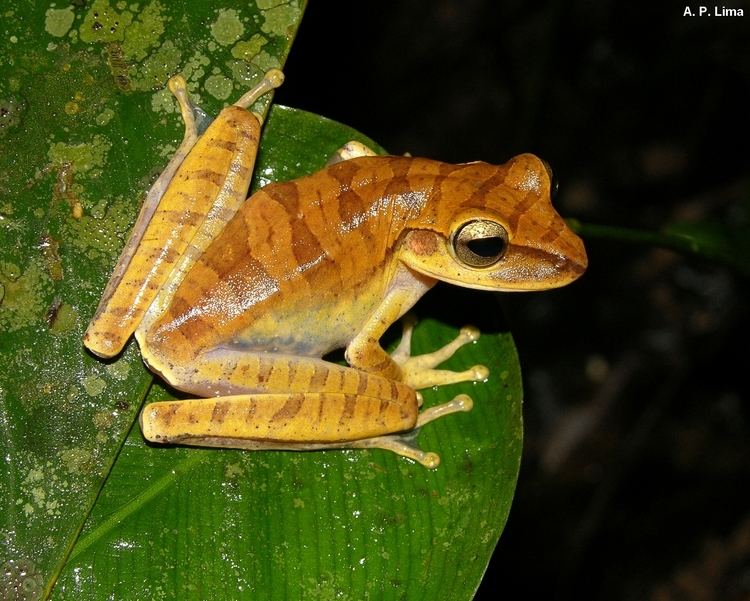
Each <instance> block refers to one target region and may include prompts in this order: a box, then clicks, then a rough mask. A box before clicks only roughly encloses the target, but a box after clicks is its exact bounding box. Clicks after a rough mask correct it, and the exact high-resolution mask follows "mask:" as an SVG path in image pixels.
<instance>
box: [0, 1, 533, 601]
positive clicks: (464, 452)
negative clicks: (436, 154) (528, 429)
mask: <svg viewBox="0 0 750 601" xmlns="http://www.w3.org/2000/svg"><path fill="white" fill-rule="evenodd" d="M113 4H114V3H113ZM257 4H258V5H259V6H261V5H263V4H265V3H262V2H260V0H259V1H258V2H257ZM269 4H270V3H269ZM292 4H293V3H290V4H288V5H287V4H282V5H278V6H280V7H288V6H291V5H292ZM101 6H102V3H100V2H94V3H93V4H92V5H91V6H90V7H88V8H87V9H83V8H81V9H74V17H75V19H74V21H73V25H72V28H73V29H75V30H78V31H80V29H81V28H82V27H83V26H84V25H85V24H86V23H87V21H86V19H87V18H88V19H89V21H91V18H92V17H93V13H91V11H94V10H95V9H97V12H98V14H99V15H102V14H103V12H104V11H102V12H99V8H101ZM152 6H153V4H148V5H144V6H143V8H142V9H141V10H140V12H139V13H138V14H134V15H132V16H131V18H130V21H129V25H127V27H128V28H131V27H135V26H136V25H137V23H139V22H141V20H142V19H143V17H142V15H143V13H144V12H146V11H147V9H149V7H152ZM165 6H166V3H165ZM179 6H181V4H179ZM192 6H193V5H192V4H191V7H192ZM273 6H277V5H276V3H274V4H273ZM29 10H31V9H29ZM60 10H65V9H60ZM149 10H152V11H153V10H154V9H153V8H151V9H149ZM163 10H164V11H165V13H166V14H168V15H169V19H167V20H166V21H165V33H164V34H161V33H159V34H158V35H159V36H160V39H161V40H162V41H161V42H160V44H159V45H156V44H154V45H152V46H148V44H146V43H145V42H143V41H142V42H141V43H136V41H134V40H136V39H137V38H134V37H133V38H131V37H129V36H128V35H126V34H125V33H117V31H118V30H117V28H115V32H114V33H112V32H110V35H112V36H115V35H122V39H121V40H119V42H120V43H121V45H122V47H123V48H126V49H127V52H128V53H130V54H129V56H131V57H133V58H132V60H133V62H134V64H135V65H137V67H136V70H135V71H134V72H133V75H132V77H130V71H128V74H129V79H130V81H131V84H132V82H133V81H142V80H143V78H142V77H141V76H139V75H138V74H137V71H138V69H145V67H143V65H145V64H146V63H147V62H148V60H149V57H151V56H154V53H155V52H156V49H163V48H164V46H165V44H166V41H168V40H170V39H171V40H173V41H174V43H175V44H177V45H178V47H179V48H180V49H188V48H189V49H191V50H190V51H188V50H182V51H181V53H180V59H179V63H180V65H181V66H182V67H183V68H185V67H186V66H188V65H191V64H192V65H194V66H195V65H198V66H199V67H201V68H200V69H198V68H197V67H196V69H197V70H196V71H194V72H193V73H194V76H193V77H191V78H189V80H190V81H192V82H193V83H194V84H196V91H198V92H200V93H202V95H203V96H204V98H203V101H204V103H205V101H208V107H207V108H208V109H209V110H211V111H213V112H216V109H217V108H218V106H220V105H221V104H223V101H220V99H217V98H213V99H212V98H211V97H210V94H207V93H206V86H208V87H209V88H210V89H214V91H215V88H212V87H211V86H214V85H215V84H216V82H215V81H214V82H213V83H210V84H209V83H208V78H209V77H210V76H211V75H212V74H213V73H212V71H213V68H214V67H219V68H220V70H221V71H222V72H223V73H225V76H226V77H228V78H234V76H235V71H225V70H224V69H225V67H226V66H227V65H228V62H227V61H229V62H231V61H230V59H227V60H226V61H224V59H222V58H221V57H220V56H221V55H220V53H221V52H225V53H226V52H227V51H229V49H230V48H231V49H232V50H233V49H234V48H236V46H237V44H235V45H234V46H229V45H227V46H222V45H221V44H220V40H223V41H227V40H229V39H230V38H231V37H232V36H233V35H234V34H233V33H232V31H233V30H232V27H231V26H229V25H227V23H225V24H224V25H223V26H222V29H221V31H220V32H219V33H216V34H214V33H213V32H212V29H211V27H210V25H211V24H213V23H215V22H218V21H219V16H220V14H223V15H224V17H223V18H225V19H226V18H229V21H228V23H230V24H231V22H232V21H233V20H232V15H227V13H226V11H225V12H224V13H217V12H216V11H215V9H214V8H205V7H204V6H203V3H201V5H200V8H199V9H198V10H199V12H200V14H198V15H194V14H192V13H191V14H188V13H187V11H186V12H185V14H186V15H187V16H186V17H184V20H183V18H181V17H179V14H180V13H179V9H177V8H174V5H173V4H171V3H170V4H169V7H168V8H164V9H163ZM236 10H237V11H239V12H240V13H241V14H242V15H245V14H250V13H249V12H244V11H249V10H250V9H249V8H245V9H242V10H240V9H236ZM268 10H269V11H270V10H272V9H270V8H269V9H268ZM76 11H78V12H76ZM23 16H24V17H29V18H30V20H29V21H28V22H32V23H34V22H35V23H36V24H37V26H38V25H39V23H45V22H46V21H45V15H44V9H40V10H37V14H36V15H31V16H29V15H23ZM63 16H64V15H63ZM282 16H283V15H282ZM110 17H111V15H109V16H108V18H109V21H107V22H106V23H102V26H103V27H105V28H106V26H107V25H109V29H111V28H112V27H114V24H113V23H112V19H111V18H110ZM9 18H14V19H19V20H20V13H19V15H16V14H13V15H11V16H10V17H9ZM56 18H58V17H56ZM102 18H103V17H102ZM34 19H37V20H36V21H34ZM115 20H116V21H118V22H119V25H118V26H117V27H124V25H123V23H125V22H126V21H127V19H126V18H123V20H120V19H119V17H118V19H115ZM183 21H184V23H183ZM23 22H24V23H25V22H27V21H26V20H24V21H23ZM243 22H244V21H243ZM93 23H94V22H93V21H92V22H91V23H90V26H92V27H93ZM150 23H151V26H150V27H145V26H144V28H145V29H147V30H149V31H156V30H158V28H156V29H153V22H150ZM200 23H208V24H209V28H208V30H206V29H205V28H200V27H198V25H197V24H200ZM182 24H184V25H185V27H184V30H185V31H186V32H187V33H186V34H185V37H181V36H178V37H169V36H170V31H173V29H170V27H171V28H175V27H177V25H182ZM64 25H65V23H62V24H61V25H60V24H58V25H57V27H58V29H55V31H59V30H61V29H62V28H63V27H64ZM109 29H107V31H109ZM92 31H94V30H93V29H92ZM95 31H99V30H95ZM235 31H236V29H235ZM31 33H33V32H30V33H29V36H31ZM105 33H106V32H105ZM250 33H251V32H250V28H249V25H248V26H247V28H246V30H245V31H244V37H243V38H241V40H245V41H246V42H247V44H245V45H244V46H242V49H243V52H244V51H246V52H247V56H248V57H251V56H257V55H252V52H253V51H254V49H255V48H256V47H257V45H258V42H257V39H256V40H255V41H253V38H252V36H251V35H250ZM34 35H36V36H37V37H36V38H33V37H28V39H29V40H31V39H36V40H37V41H36V42H35V44H36V45H34V44H32V43H31V42H28V43H29V44H30V46H29V47H28V48H23V49H20V48H19V49H18V50H17V51H14V53H13V54H12V56H14V57H15V59H14V61H11V63H12V64H9V65H5V66H3V67H2V68H3V69H7V70H8V75H7V77H5V78H3V84H2V85H6V86H10V85H12V89H11V88H10V87H6V88H2V89H0V98H6V99H7V98H12V99H13V101H14V103H15V104H13V105H12V106H11V104H10V103H9V102H6V104H5V105H4V106H11V108H12V109H13V110H12V111H11V112H10V113H9V114H10V115H11V117H12V119H10V120H5V121H2V122H0V127H2V128H3V129H0V132H2V133H0V135H2V136H3V137H2V138H0V167H1V169H0V190H2V192H3V196H2V199H0V235H2V245H0V284H1V285H2V288H1V289H0V295H2V301H1V302H0V329H1V331H2V337H1V338H0V361H1V362H2V367H3V372H2V375H0V428H2V431H1V432H0V434H1V435H2V438H1V439H0V440H1V442H0V449H1V450H2V453H3V458H4V470H3V472H2V473H1V474H0V502H1V503H2V506H3V508H4V511H3V512H2V516H1V517H0V529H1V531H2V537H0V561H2V562H3V574H2V576H0V578H2V580H0V592H2V595H0V596H2V598H6V597H7V598H10V599H14V598H17V599H36V598H39V597H40V596H43V595H45V594H46V593H47V592H48V591H51V594H52V597H53V598H60V599H62V598H66V599H67V598H75V599H104V598H117V599H144V598H167V599H171V598H174V599H177V598H179V599H237V598H243V599H244V598H249V599H262V600H265V599H313V600H314V599H333V598H337V599H352V600H360V599H409V600H410V601H411V600H418V599H430V600H440V599H446V600H451V601H452V600H461V599H470V598H471V597H472V596H473V594H474V591H475V589H476V587H477V586H478V584H479V581H480V579H481V577H482V573H483V571H484V569H485V567H486V565H487V562H488V560H489V557H490V555H491V553H492V550H493V548H494V546H495V544H496V542H497V539H498V537H499V535H500V532H501V530H502V528H503V525H504V523H505V520H506V519H507V515H508V511H509V507H510V502H511V499H512V496H513V490H514V487H515V481H516V477H517V473H518V467H519V461H520V449H521V436H522V430H521V413H520V409H521V383H520V371H519V366H518V360H517V357H516V354H515V349H514V347H513V343H512V340H511V339H510V336H509V335H508V334H507V333H494V332H496V331H497V328H498V326H497V323H496V320H495V317H494V316H495V315H496V314H497V312H498V311H497V308H496V306H495V305H494V297H493V296H492V295H489V294H484V293H474V292H466V293H464V292H463V291H462V292H449V290H450V289H448V288H447V287H446V289H445V290H436V291H435V292H432V293H430V295H428V298H427V299H425V300H426V304H425V302H424V301H423V303H421V304H420V305H418V307H417V310H418V311H419V312H420V313H421V314H422V315H423V316H425V317H426V316H429V317H431V319H427V320H425V321H423V322H422V323H421V324H420V325H419V326H418V328H417V331H416V333H415V338H414V351H415V352H416V353H420V352H428V351H431V350H434V349H435V348H438V347H439V346H441V345H443V344H445V343H446V342H447V341H448V340H450V339H451V338H452V337H453V336H455V335H456V333H457V327H456V326H460V325H462V322H463V320H464V316H465V314H466V313H469V314H470V316H471V318H472V320H473V321H475V322H476V325H478V326H480V327H481V328H482V329H483V331H485V332H488V333H486V334H485V335H484V336H483V337H482V338H481V339H480V340H479V341H478V342H477V343H475V344H472V345H469V346H467V347H464V348H463V349H461V350H460V351H459V352H458V353H457V354H456V356H455V357H454V358H452V359H451V360H450V361H449V362H448V363H447V366H448V367H449V368H452V369H463V368H466V367H468V366H471V365H474V364H476V363H484V364H486V365H488V366H489V367H490V370H491V375H490V379H489V381H487V382H483V383H477V384H463V385H454V386H446V387H442V388H441V389H438V390H428V391H425V394H424V396H425V403H426V405H428V406H429V405H432V404H436V403H439V402H443V401H445V400H447V399H449V398H451V397H453V396H454V395H456V394H458V393H459V392H468V393H470V394H471V396H472V398H473V399H474V401H475V407H474V410H473V411H472V412H470V413H467V414H458V415H453V416H449V417H447V418H445V419H441V420H438V421H437V422H435V423H432V424H429V425H427V426H426V427H425V428H423V431H422V432H421V433H420V434H419V442H420V444H421V446H422V447H423V448H425V449H427V450H434V451H437V452H438V453H440V455H441V456H442V459H443V462H442V464H441V466H440V467H439V468H438V469H437V470H434V471H428V470H426V469H424V468H422V467H421V466H418V465H415V464H413V463H412V462H410V461H408V460H406V459H403V458H400V457H397V456H395V455H393V454H391V453H388V452H385V451H328V452H313V453H294V452H242V451H230V450H205V449H188V448H181V447H159V446H150V445H148V444H146V443H145V442H144V441H143V438H142V437H141V435H140V432H139V430H138V426H137V423H135V418H136V415H137V412H138V409H139V406H140V404H141V403H142V401H143V399H144V398H145V397H146V395H147V394H148V398H149V400H150V401H151V400H160V399H164V398H171V397H170V392H169V391H167V389H166V388H165V387H164V386H163V385H162V384H161V383H160V382H159V381H158V380H156V381H155V384H154V385H153V386H152V385H151V382H152V376H151V374H149V372H148V371H147V370H146V369H145V368H144V367H143V364H142V361H141V360H140V357H139V354H138V351H137V346H136V345H135V344H134V343H131V344H130V345H129V346H128V347H127V349H126V351H125V353H124V354H123V355H122V356H121V357H120V358H118V359H117V360H116V361H113V362H102V361H99V360H96V359H94V358H92V357H91V356H89V355H88V354H87V353H85V352H84V351H83V348H82V346H81V342H80V341H81V336H82V334H83V330H84V328H85V326H86V323H87V321H88V319H89V317H90V316H91V314H92V313H93V310H94V307H95V306H96V303H97V301H98V297H99V295H100V294H101V290H102V289H103V286H104V283H105V281H106V279H107V277H108V275H109V270H110V269H111V267H112V265H113V264H114V261H115V260H116V257H117V254H118V253H119V250H120V248H121V247H122V244H123V242H124V237H125V235H126V234H127V231H128V228H129V227H130V225H131V224H132V222H133V220H134V218H135V214H136V213H137V199H139V198H141V197H142V195H143V193H144V191H145V190H146V189H147V188H148V185H149V182H150V180H151V179H152V178H153V177H154V175H155V174H156V173H157V172H158V170H159V169H160V168H161V166H162V165H164V164H165V162H166V160H167V159H168V157H169V153H170V152H171V150H172V149H173V148H174V146H175V145H176V143H177V141H178V139H179V137H180V135H181V129H180V126H179V117H178V116H177V115H176V114H174V113H171V112H164V111H162V108H166V107H167V106H170V107H171V106H172V105H171V104H170V103H167V102H166V101H165V100H164V97H163V96H162V95H160V94H161V93H160V92H158V91H157V92H146V91H144V90H142V89H140V88H138V89H132V90H128V91H125V90H121V89H118V87H117V86H118V85H120V86H123V87H124V86H126V82H125V80H122V79H118V78H117V74H116V73H114V72H113V66H112V64H111V63H112V56H113V55H111V54H108V52H111V51H112V49H110V50H107V44H112V43H114V42H113V41H112V40H104V41H97V40H93V41H85V43H84V41H76V40H72V39H70V38H69V34H65V35H66V36H68V37H65V38H63V39H64V40H66V41H65V42H62V41H59V40H58V41H57V42H55V43H57V44H58V46H56V47H55V48H54V49H52V50H46V48H47V43H48V41H49V39H50V38H49V36H50V35H51V34H47V37H46V38H45V37H44V35H42V34H40V33H39V32H36V34H34ZM79 35H80V37H81V38H82V37H83V34H82V33H80V34H79ZM91 35H93V34H91ZM102 35H105V34H102ZM40 36H41V37H40ZM26 39H27V38H24V40H26ZM39 39H41V40H44V43H43V44H42V46H43V48H44V49H40V48H39V47H38V46H39V43H40V42H39V41H38V40H39ZM129 39H130V40H131V41H130V42H128V40H129ZM212 39H213V42H214V44H215V48H214V50H211V49H210V44H211V40H212ZM115 41H117V40H115ZM8 43H21V41H20V36H19V41H17V42H7V41H5V40H4V41H0V45H2V44H8ZM24 43H26V42H25V41H24ZM272 43H274V41H273V40H272V41H269V42H268V43H267V44H266V45H264V46H263V47H262V48H263V50H265V49H266V48H268V47H269V45H270V44H272ZM127 44H131V46H128V45H127ZM287 47H288V46H284V48H287ZM144 48H145V50H143V49H144ZM92 49H93V51H92ZM139 49H141V50H139ZM193 49H198V50H200V51H201V52H204V53H205V54H206V56H207V57H208V58H209V59H210V60H209V64H207V65H202V66H201V64H202V63H201V61H193V62H192V63H191V62H190V56H192V55H191V53H192V52H193ZM2 50H5V49H4V48H3V49H2ZM167 50H169V51H170V52H171V50H170V49H169V48H167V49H166V50H164V51H163V54H162V55H159V56H161V57H162V58H163V57H164V56H166V54H167ZM141 51H143V52H145V54H144V55H143V58H137V57H140V56H141V54H139V52H141ZM122 52H125V50H122ZM284 52H285V50H284V51H279V54H278V56H279V57H283V55H284ZM34 53H35V54H34ZM45 53H51V55H53V56H54V57H55V58H54V60H52V58H50V57H49V56H48V55H47V54H45ZM116 53H117V50H116V49H115V58H116ZM6 55H11V54H10V53H6V54H3V56H6ZM32 55H33V56H32ZM26 56H28V57H29V59H28V61H27V60H26V58H24V57H26ZM45 57H46V58H48V59H49V60H48V61H47V62H46V63H44V61H43V59H44V58H45ZM222 61H224V62H222ZM279 61H281V59H279ZM22 64H23V65H24V66H23V68H22V67H21V66H20V65H22ZM66 65H69V67H67V68H66ZM156 66H157V65H156V64H154V65H152V67H153V68H154V69H156ZM265 66H270V65H264V68H265ZM114 67H115V68H117V64H115V65H114ZM149 68H150V67H149ZM71 71H74V74H73V75H70V73H71ZM199 71H200V72H201V74H200V75H197V73H198V72H199ZM50 72H51V73H53V74H55V78H53V79H55V83H46V82H45V81H44V74H49V73H50ZM162 75H163V74H162V73H159V76H160V77H161V76H162ZM87 76H91V79H92V80H93V81H90V82H89V78H88V77H87ZM139 77H141V79H138V78H139ZM13 81H16V82H17V83H13ZM233 81H234V83H237V84H238V88H244V87H246V86H247V82H244V81H239V80H234V79H233ZM5 82H11V83H10V84H6V83H5ZM34 82H36V84H38V86H40V87H34V86H35V85H36V84H35V83H34ZM87 82H89V83H87ZM162 83H163V82H162ZM216 89H220V87H219V88H216ZM239 91H240V90H239V89H236V90H233V92H232V94H233V96H236V95H237V94H238V93H239ZM70 102H73V103H75V104H76V105H77V108H76V107H73V106H69V105H68V103H70ZM82 115H83V116H82ZM6 117H7V116H6ZM350 139H359V140H362V141H364V142H365V143H368V144H370V145H373V143H372V142H371V141H369V140H367V139H366V138H364V137H363V136H361V135H359V134H357V133H356V132H354V131H353V130H351V129H349V128H347V127H345V126H342V125H340V124H336V123H334V122H331V121H329V120H326V119H324V118H321V117H317V116H315V115H310V114H308V113H304V112H301V111H295V110H292V109H285V108H281V107H274V108H273V110H272V111H271V114H270V116H269V119H268V121H267V125H266V129H265V132H264V136H263V141H262V148H261V153H260V156H259V159H258V166H257V169H256V182H255V185H258V184H262V183H264V182H265V181H271V180H274V181H276V180H285V179H289V178H292V177H296V176H298V175H302V174H306V173H310V172H312V171H314V170H316V169H318V168H320V167H321V166H322V165H323V164H324V163H325V161H326V159H327V158H328V156H330V154H331V153H332V152H333V151H334V150H335V149H336V148H338V147H340V146H341V145H342V144H343V143H344V142H346V141H348V140H350ZM81 212H82V215H81ZM467 307H468V308H469V309H468V311H467ZM149 386H151V388H150V390H149ZM128 431H129V434H127V438H126V440H125V444H124V445H122V441H123V438H124V437H125V435H126V433H127V432H128ZM102 485H103V488H102ZM84 522H85V523H84ZM53 587H54V588H53Z"/></svg>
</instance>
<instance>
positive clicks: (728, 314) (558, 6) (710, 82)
mask: <svg viewBox="0 0 750 601" xmlns="http://www.w3.org/2000/svg"><path fill="white" fill-rule="evenodd" d="M686 6H690V7H691V8H693V9H694V10H696V11H697V8H698V5H697V4H684V3H682V4H679V3H676V2H622V1H621V2H614V1H612V0H609V1H607V0H598V1H596V2H595V1H583V0H576V1H567V2H563V1H561V0H549V1H547V2H524V1H522V0H460V1H458V0H434V1H425V0H421V1H418V0H408V1H407V0H402V1H396V0H387V1H386V0H381V1H380V2H377V3H374V2H354V1H351V0H349V1H331V0H328V1H320V2H311V3H310V6H309V7H308V10H307V13H306V16H305V19H304V20H303V23H302V27H301V29H300V31H299V35H298V39H297V42H296V43H295V45H294V47H293V50H292V54H291V56H290V58H289V62H288V64H287V67H286V69H285V70H286V73H287V83H285V85H284V87H283V88H282V89H281V90H280V91H279V92H278V94H277V97H276V100H277V101H278V102H280V103H282V104H288V105H292V106H295V107H298V108H304V109H307V110H311V111H313V112H317V113H321V114H324V115H326V116H328V117H331V118H334V119H337V120H339V121H342V122H344V123H347V124H348V125H351V126H354V127H356V128H357V129H359V130H360V131H362V132H363V133H365V134H367V135H369V136H370V137H372V138H373V139H375V140H377V141H378V142H379V143H380V144H382V145H383V146H384V147H386V148H388V149H389V150H390V151H391V152H393V153H394V154H399V153H404V152H410V153H412V154H413V155H422V156H428V157H432V158H439V159H442V160H445V161H451V162H464V161H470V160H476V159H482V160H485V161H488V162H494V163H502V162H504V161H506V160H507V159H508V158H509V157H511V156H512V155H514V154H517V153H519V152H527V151H530V152H535V153H537V154H539V155H540V156H542V157H543V158H545V159H546V160H548V161H549V162H550V163H551V164H552V166H553V168H554V170H555V173H556V175H557V176H558V177H559V180H560V184H561V187H560V194H559V196H558V198H557V200H556V205H557V207H558V209H559V210H560V212H561V213H562V214H563V215H564V216H566V217H573V218H576V219H579V220H581V221H582V222H584V223H594V224H608V225H617V226H622V227H628V228H643V229H648V230H654V231H657V230H659V229H661V228H663V227H665V226H668V225H670V224H674V223H679V222H689V223H692V224H695V227H697V228H698V231H704V232H713V231H721V232H726V231H729V232H732V233H733V235H735V237H736V240H735V242H737V243H738V246H737V248H740V249H742V248H743V245H744V248H745V249H747V240H748V238H749V237H750V228H748V221H750V201H749V198H750V172H749V171H748V159H749V158H750V156H749V155H750V153H749V152H748V108H749V107H750V102H749V101H750V93H749V92H750V3H748V2H747V1H745V2H742V1H739V0H727V2H726V4H724V5H723V6H726V7H729V8H743V9H744V12H745V14H746V16H744V17H724V18H719V17H710V18H709V17H703V18H698V17H693V18H689V17H683V11H684V9H685V7H686ZM718 6H719V7H721V6H722V5H721V4H719V5H718ZM711 8H713V5H711ZM585 240H586V245H587V248H588V252H589V260H590V268H589V271H588V273H587V274H586V276H585V277H584V278H583V279H582V280H580V281H579V282H577V283H576V284H574V285H572V286H570V287H568V288H565V289H562V290H558V291H553V292H548V293H543V294H532V295H503V296H502V298H500V297H499V302H500V303H501V305H502V307H503V310H504V312H505V314H506V316H507V322H508V324H509V327H510V328H511V330H512V331H513V333H514V337H515V339H516V343H517V345H518V348H519V352H520V355H521V364H522V366H523V369H524V376H525V389H526V401H525V408H524V412H525V420H526V442H525V451H524V459H523V464H522V468H521V475H520V480H519V484H518V492H517V495H516V498H515V502H514V507H513V510H512V512H511V515H510V520H509V522H508V526H507V527H506V531H505V533H504V534H503V537H502V538H501V540H500V543H499V545H498V548H497V550H496V552H495V555H494V557H493V560H492V562H491V564H490V566H489V568H488V572H487V577H486V578H485V580H484V582H483V584H482V586H481V588H480V591H479V594H478V597H477V598H478V599H492V598H496V593H497V592H499V593H501V594H502V595H503V596H504V598H526V599H531V598H550V599H602V598H604V599H613V600H618V599H652V600H655V601H668V600H693V599H695V600H699V599H700V600H703V599H706V600H709V599H717V600H719V599H721V600H730V601H731V600H735V599H738V600H739V599H750V503H749V502H748V495H747V493H746V492H745V489H746V488H747V482H748V476H750V438H749V437H748V431H749V430H750V422H749V420H750V411H749V410H748V399H749V398H750V397H749V396H748V386H747V371H746V370H747V369H748V351H747V341H748V339H749V334H750V328H748V312H747V306H748V305H747V300H746V299H747V296H746V293H747V291H748V278H747V275H742V272H743V269H742V268H740V269H737V268H732V267H730V266H727V265H726V264H725V263H722V262H716V261H710V260H705V259H701V258H699V257H696V256H684V255H679V254H676V253H673V252H671V251H666V250H661V249H658V248H656V247H653V246H649V245H634V244H626V243H623V242H619V241H616V240H614V239H611V238H608V237H606V236H605V237H596V238H594V237H585ZM738 252H739V251H738ZM735 258H736V257H735ZM738 263H740V265H742V264H745V265H747V263H744V262H743V261H738ZM747 273H749V271H748V269H747V268H745V269H744V274H747ZM440 294H441V292H440V291H439V290H435V291H433V292H432V293H431V295H435V297H436V298H437V299H438V302H439V299H440V298H441V297H440V296H439V295H440ZM463 310H466V308H463ZM456 311H457V312H461V311H462V308H461V307H456ZM467 312H468V311H467Z"/></svg>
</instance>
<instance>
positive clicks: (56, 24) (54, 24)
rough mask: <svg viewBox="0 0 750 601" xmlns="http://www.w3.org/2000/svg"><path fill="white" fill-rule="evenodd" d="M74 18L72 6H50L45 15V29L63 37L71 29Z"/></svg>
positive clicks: (49, 32)
mask: <svg viewBox="0 0 750 601" xmlns="http://www.w3.org/2000/svg"><path fill="white" fill-rule="evenodd" d="M74 18H75V14H74V13H73V7H72V6H67V7H65V8H48V9H47V12H46V13H45V15H44V30H45V31H46V32H47V33H48V34H50V35H53V36H55V37H56V38H61V37H63V36H64V35H65V34H66V33H68V31H69V30H70V27H71V26H72V25H73V19H74Z"/></svg>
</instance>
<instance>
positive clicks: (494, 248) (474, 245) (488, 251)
mask: <svg viewBox="0 0 750 601" xmlns="http://www.w3.org/2000/svg"><path fill="white" fill-rule="evenodd" d="M466 246H468V247H469V250H470V251H471V252H473V253H474V254H475V255H478V256H480V257H482V258H484V259H490V258H492V257H497V256H498V255H499V254H500V253H502V252H503V247H504V246H505V240H504V239H503V238H501V237H500V236H492V237H490V238H475V239H474V240H469V241H468V242H467V243H466Z"/></svg>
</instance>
